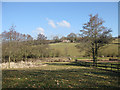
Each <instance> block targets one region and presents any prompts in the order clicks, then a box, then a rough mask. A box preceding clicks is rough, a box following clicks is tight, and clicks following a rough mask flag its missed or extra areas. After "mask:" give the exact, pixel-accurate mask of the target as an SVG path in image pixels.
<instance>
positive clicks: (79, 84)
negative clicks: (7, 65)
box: [2, 62, 118, 88]
mask: <svg viewBox="0 0 120 90" xmlns="http://www.w3.org/2000/svg"><path fill="white" fill-rule="evenodd" d="M43 63H46V64H47V66H43V67H39V68H29V69H7V70H5V69H4V70H3V71H2V74H3V76H2V78H3V80H2V82H3V83H2V86H3V88H101V87H102V88H109V87H110V88H114V87H118V74H117V73H113V72H109V71H104V70H98V69H95V68H92V67H85V66H78V65H77V64H76V63H73V62H54V63H53V62H51V63H48V62H43Z"/></svg>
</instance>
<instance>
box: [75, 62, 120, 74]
mask: <svg viewBox="0 0 120 90" xmlns="http://www.w3.org/2000/svg"><path fill="white" fill-rule="evenodd" d="M77 63H78V64H79V65H83V66H94V65H93V63H92V62H84V61H77ZM96 67H97V68H101V69H103V68H104V69H105V70H111V71H117V72H120V64H111V63H97V64H96Z"/></svg>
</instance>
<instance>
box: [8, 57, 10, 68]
mask: <svg viewBox="0 0 120 90" xmlns="http://www.w3.org/2000/svg"><path fill="white" fill-rule="evenodd" d="M8 68H10V56H9V65H8Z"/></svg>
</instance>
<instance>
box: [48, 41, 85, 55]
mask: <svg viewBox="0 0 120 90" xmlns="http://www.w3.org/2000/svg"><path fill="white" fill-rule="evenodd" d="M49 45H50V47H51V48H52V49H55V50H58V51H59V52H60V54H61V55H62V56H66V55H68V56H71V57H80V56H83V55H84V53H85V52H84V51H82V52H79V50H78V49H77V48H76V47H75V45H77V43H55V44H49Z"/></svg>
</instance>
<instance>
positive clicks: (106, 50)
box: [100, 44, 118, 56]
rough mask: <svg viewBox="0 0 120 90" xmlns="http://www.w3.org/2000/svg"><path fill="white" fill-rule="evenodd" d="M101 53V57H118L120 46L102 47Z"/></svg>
mask: <svg viewBox="0 0 120 90" xmlns="http://www.w3.org/2000/svg"><path fill="white" fill-rule="evenodd" d="M100 52H101V55H105V56H107V55H109V56H111V55H113V56H116V55H118V44H109V45H106V46H104V47H102V49H101V50H100Z"/></svg>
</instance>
